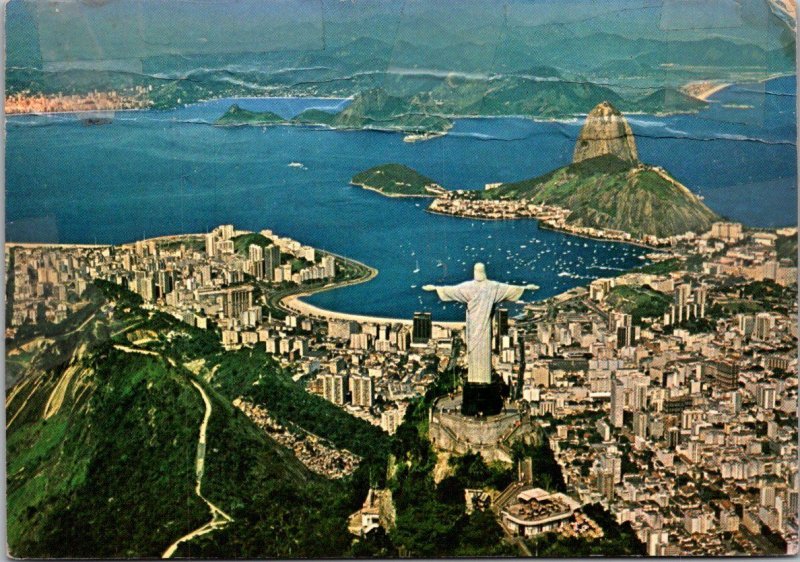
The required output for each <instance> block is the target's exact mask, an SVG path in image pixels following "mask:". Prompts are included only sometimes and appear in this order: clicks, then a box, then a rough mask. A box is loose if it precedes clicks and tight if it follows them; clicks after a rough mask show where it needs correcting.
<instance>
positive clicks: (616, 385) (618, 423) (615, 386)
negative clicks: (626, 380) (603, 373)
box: [610, 378, 625, 428]
mask: <svg viewBox="0 0 800 562" xmlns="http://www.w3.org/2000/svg"><path fill="white" fill-rule="evenodd" d="M624 394H625V385H623V384H622V381H621V380H619V379H617V378H612V379H611V416H610V417H611V420H610V421H611V425H612V426H613V427H617V428H619V427H622V419H623V416H622V412H623V406H624V401H625V396H624Z"/></svg>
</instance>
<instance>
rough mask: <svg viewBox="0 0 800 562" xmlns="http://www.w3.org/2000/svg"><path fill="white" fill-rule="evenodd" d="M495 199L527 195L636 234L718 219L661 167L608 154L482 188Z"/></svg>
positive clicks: (584, 220) (702, 227)
mask: <svg viewBox="0 0 800 562" xmlns="http://www.w3.org/2000/svg"><path fill="white" fill-rule="evenodd" d="M482 196H483V197H486V198H491V199H523V198H524V199H528V200H530V201H532V202H534V203H544V204H550V205H558V206H561V207H564V208H566V209H569V210H570V211H571V213H570V215H569V217H568V219H567V220H568V222H570V223H571V224H575V225H579V226H590V227H596V228H607V229H614V230H622V231H625V232H629V233H631V234H633V235H635V236H643V235H647V234H650V235H655V236H659V237H666V236H671V235H675V234H683V233H684V232H688V231H692V232H696V233H700V232H705V231H706V230H708V229H709V228H710V227H711V223H712V222H714V221H715V220H717V219H718V217H717V215H716V214H715V213H714V212H713V211H712V210H711V209H709V208H708V207H707V206H706V205H705V204H704V203H703V202H702V201H701V200H700V198H698V197H697V196H696V195H694V194H693V193H691V192H690V191H689V190H688V189H686V188H685V187H684V186H682V185H681V184H680V183H678V182H677V181H676V180H674V179H672V178H671V176H669V174H667V173H666V172H664V171H663V170H659V169H657V168H654V167H651V166H645V165H636V164H633V165H632V164H629V163H627V162H624V161H622V160H620V159H619V158H617V157H615V156H612V155H610V154H607V155H604V156H599V157H596V158H592V159H589V160H584V161H582V162H579V163H578V164H571V165H569V166H565V167H563V168H559V169H557V170H554V171H552V172H550V173H548V174H545V175H543V176H539V177H536V178H532V179H528V180H523V181H520V182H515V183H507V184H503V185H501V186H500V187H498V188H496V189H493V190H490V191H486V192H482Z"/></svg>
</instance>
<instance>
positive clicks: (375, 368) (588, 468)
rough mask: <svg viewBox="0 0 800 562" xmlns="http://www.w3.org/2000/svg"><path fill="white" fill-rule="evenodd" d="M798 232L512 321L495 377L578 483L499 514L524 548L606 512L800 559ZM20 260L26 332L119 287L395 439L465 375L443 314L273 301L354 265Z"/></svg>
mask: <svg viewBox="0 0 800 562" xmlns="http://www.w3.org/2000/svg"><path fill="white" fill-rule="evenodd" d="M770 235H772V236H770ZM795 235H796V231H794V230H791V231H781V232H778V233H777V234H774V235H773V233H771V232H760V231H753V230H743V229H741V228H740V225H738V226H737V224H735V223H720V224H716V225H715V226H714V228H713V229H712V230H711V231H710V232H709V233H707V234H705V235H701V236H692V237H686V238H685V239H683V240H680V241H677V240H676V241H674V243H673V244H672V245H671V246H670V247H669V250H668V251H665V252H661V253H658V254H650V257H651V258H652V259H653V260H655V262H654V263H652V264H650V265H647V266H645V267H643V268H642V269H640V270H637V271H632V272H628V273H624V274H621V275H619V276H617V277H613V278H601V279H597V280H595V281H592V282H591V283H590V284H589V285H588V286H587V287H578V288H576V289H572V290H570V291H568V292H566V293H564V294H561V295H558V296H556V297H553V298H551V299H548V300H546V301H542V302H538V303H531V304H528V305H526V306H525V307H524V310H523V311H522V313H521V314H518V315H516V316H514V317H511V315H510V314H509V313H508V311H507V310H505V309H499V310H498V311H497V313H496V315H495V317H494V321H493V328H492V329H493V335H494V339H493V349H494V352H493V354H492V367H493V371H494V373H496V375H497V376H498V377H499V378H500V379H502V381H503V383H504V385H505V386H506V387H507V388H508V390H509V392H508V399H507V402H506V406H507V407H511V406H513V407H514V408H517V409H519V411H522V412H525V415H528V416H530V419H532V420H533V421H534V422H535V424H536V425H537V426H539V427H540V428H541V429H542V431H543V435H544V436H545V439H546V440H547V444H548V446H549V448H550V449H551V450H552V452H553V455H554V458H555V461H556V462H557V464H558V466H559V469H560V471H561V473H562V475H563V479H564V482H565V485H566V492H565V493H553V492H552V491H550V490H544V489H540V488H536V487H534V486H527V487H519V486H518V487H517V488H513V489H510V490H509V492H508V493H507V494H505V495H504V496H503V497H502V499H503V503H502V505H499V506H497V509H498V510H499V511H498V512H497V517H498V521H499V522H500V523H501V524H502V526H503V528H504V529H505V530H506V531H507V532H508V533H509V534H510V535H513V536H521V537H530V536H532V535H537V534H539V533H542V532H545V531H556V532H558V533H561V534H564V535H565V536H569V535H570V534H572V536H577V535H580V536H584V537H587V536H593V533H594V534H597V533H600V531H599V529H598V528H597V526H596V524H595V523H594V522H593V521H592V519H591V518H588V517H586V516H585V514H583V513H582V512H581V511H580V509H579V508H580V507H581V506H585V505H588V504H600V505H602V506H603V507H604V508H605V509H607V510H608V511H609V512H610V513H611V514H612V515H613V517H614V518H615V519H616V521H617V522H618V523H625V522H627V523H629V524H630V525H631V527H632V528H633V530H634V532H635V533H636V536H637V537H638V538H639V540H641V541H642V543H643V544H644V545H645V546H646V549H647V552H648V554H650V555H662V556H672V555H703V554H720V555H730V554H758V553H764V552H770V553H779V552H796V550H797V538H798V517H797V510H798V484H799V483H800V482H799V480H800V477H799V476H798V463H797V438H798V435H797V400H798V395H797V388H798V379H797V357H796V346H797V323H796V314H797V293H796V290H797V285H796V274H797V269H796V266H795V265H794V263H793V262H792V260H791V259H789V258H787V257H785V256H784V255H781V248H780V247H779V243H780V241H781V240H782V239H786V237H791V236H795ZM10 249H11V250H12V251H11V252H10V253H9V262H8V265H9V267H10V268H11V269H10V270H9V274H10V277H11V278H12V279H13V293H12V295H11V303H10V304H11V306H10V308H9V310H10V312H11V314H10V315H9V324H8V328H7V336H9V337H10V336H14V335H15V334H17V333H20V332H24V331H25V330H27V329H28V327H29V326H31V325H33V324H37V323H39V324H42V323H49V324H54V325H55V324H58V323H59V322H62V321H63V320H64V319H65V318H67V317H68V316H70V315H71V314H73V313H75V312H77V311H79V310H80V309H81V307H82V306H83V304H84V300H83V298H84V297H83V295H84V294H85V292H86V290H87V288H88V287H89V286H90V285H91V284H92V283H93V281H95V280H98V279H103V280H107V281H110V282H113V283H115V284H117V285H120V286H122V287H126V288H128V289H129V290H131V291H133V292H135V293H138V294H139V295H140V296H141V297H142V299H143V300H144V306H146V307H149V308H151V309H156V310H161V311H163V312H166V313H168V314H170V315H172V316H174V317H175V318H178V319H180V320H182V321H183V322H186V323H188V324H191V325H193V326H195V327H198V328H202V329H207V330H214V331H215V332H216V333H217V334H218V335H219V338H220V340H221V341H222V343H223V344H224V346H225V348H227V349H230V350H234V349H241V348H248V347H257V346H258V347H261V348H262V349H264V350H265V351H266V352H267V353H269V354H271V355H273V356H274V357H275V358H276V359H277V360H278V361H279V363H280V365H281V366H282V367H283V368H285V369H287V371H288V372H289V373H290V374H291V375H292V377H293V378H294V379H295V380H296V381H298V383H299V384H302V385H305V389H306V390H307V391H308V392H310V393H314V394H317V395H319V396H322V397H324V398H325V399H326V400H328V401H329V402H331V403H333V404H335V405H337V406H338V407H340V408H342V409H344V410H346V411H347V412H349V413H350V414H352V415H353V416H357V417H359V418H362V419H364V420H367V421H369V422H370V423H372V424H374V425H375V426H378V427H380V428H381V429H382V430H384V431H385V432H387V433H389V434H393V433H395V432H396V431H397V428H398V427H399V426H400V425H401V424H402V422H403V417H404V414H405V411H406V408H407V407H408V406H409V404H410V403H411V402H412V401H413V400H415V399H417V398H419V397H420V396H422V395H424V394H425V392H426V390H427V389H428V388H429V387H430V385H431V383H432V382H433V381H434V380H435V379H436V377H437V375H439V374H441V373H448V372H450V371H448V367H449V366H450V362H451V361H452V359H453V354H454V352H455V351H454V350H457V349H458V346H456V345H454V344H455V342H456V340H458V339H463V334H462V333H461V329H460V328H458V327H453V326H445V325H442V324H440V323H437V322H436V320H435V319H434V318H433V317H432V315H431V314H430V313H429V312H418V313H416V314H414V317H413V318H410V319H397V320H382V319H363V320H353V319H348V318H346V317H342V318H339V317H336V315H331V316H328V317H318V316H314V315H303V314H300V313H298V312H294V311H292V310H287V309H285V308H283V307H282V306H281V304H280V299H277V301H276V299H274V298H273V297H272V296H273V295H278V296H281V295H288V294H291V293H292V291H299V290H309V288H313V287H323V286H327V285H328V284H330V283H335V282H338V281H340V279H339V277H338V276H340V274H341V270H342V268H343V267H345V266H346V265H347V262H346V261H344V260H341V259H340V258H337V257H335V256H332V255H330V254H326V253H324V252H322V251H319V250H315V249H313V248H310V247H308V246H304V245H303V244H301V243H300V242H297V241H294V240H291V239H288V238H285V237H281V236H278V235H276V234H275V233H273V232H271V231H269V230H264V231H261V232H260V233H251V232H244V231H239V230H236V229H235V228H234V227H233V226H231V225H224V226H220V227H218V228H216V229H214V230H213V231H212V232H210V233H208V234H207V235H197V236H184V237H171V238H162V239H153V240H143V241H139V242H136V243H133V244H126V245H123V246H118V247H112V246H84V247H78V246H75V247H68V246H64V247H58V246H25V245H17V246H10ZM456 360H457V361H458V363H459V365H463V364H464V361H465V359H464V356H463V354H461V355H460V356H458V355H457V356H456ZM236 405H237V407H238V408H239V409H241V410H242V411H243V412H244V413H245V414H246V415H247V416H248V417H250V418H251V419H252V420H253V421H254V422H255V423H256V424H257V425H258V426H259V427H261V428H262V429H264V431H269V432H271V434H275V435H277V436H279V437H280V439H281V440H283V441H281V442H285V444H286V446H288V447H289V448H290V449H293V450H295V451H296V452H297V454H298V457H299V458H301V460H303V462H304V463H306V464H307V465H308V466H310V467H312V470H315V471H317V472H319V473H321V474H331V473H332V472H331V471H334V472H335V471H336V470H338V469H337V468H336V467H346V471H352V470H353V469H354V467H355V466H357V463H358V459H357V458H356V457H355V456H353V455H352V454H349V453H347V452H346V451H344V452H343V451H337V450H335V449H334V448H332V447H330V446H329V445H327V444H326V443H324V442H322V441H320V440H319V439H317V438H315V437H314V436H313V435H302V436H301V435H293V434H291V432H290V431H289V430H288V429H287V428H283V427H280V426H278V424H276V422H274V420H272V419H271V417H270V415H269V413H268V412H267V411H266V410H263V409H259V407H257V406H253V405H251V404H247V403H244V402H241V401H239V402H237V404H236ZM343 470H344V469H343ZM383 493H384V492H378V491H375V492H372V494H373V495H372V496H371V498H368V500H367V501H366V502H365V504H364V507H363V508H362V510H361V511H360V512H358V514H357V515H358V516H357V517H356V514H354V519H353V521H352V527H353V532H355V533H356V534H359V533H362V532H367V531H368V530H369V529H371V528H373V527H374V526H375V525H378V524H379V520H381V521H384V524H388V523H386V521H387V520H388V519H387V518H388V517H389V515H388V513H389V511H390V509H389V507H386V505H384V504H382V503H381V502H384V503H385V500H386V498H383V499H381V498H382V497H383V496H381V495H380V494H383ZM476 493H477V492H476ZM478 495H480V494H478ZM470 497H472V496H470ZM475 498H477V499H475V501H478V500H479V499H480V498H478V496H475ZM495 499H497V498H495ZM487 501H488V500H487ZM479 503H480V502H479ZM381 505H383V507H381Z"/></svg>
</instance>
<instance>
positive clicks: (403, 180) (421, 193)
mask: <svg viewBox="0 0 800 562" xmlns="http://www.w3.org/2000/svg"><path fill="white" fill-rule="evenodd" d="M350 183H351V184H352V185H355V186H359V187H363V188H364V189H369V190H372V191H377V192H378V193H380V194H382V195H386V196H387V197H437V196H441V195H443V194H444V193H445V192H446V190H445V189H444V188H443V187H442V186H441V185H439V184H438V183H436V182H435V181H434V180H432V179H431V178H429V177H427V176H423V175H422V174H420V173H419V172H417V171H416V170H413V169H411V168H409V167H408V166H405V165H403V164H382V165H380V166H375V167H374V168H370V169H369V170H366V171H364V172H360V173H358V174H356V175H355V176H353V179H352V180H350Z"/></svg>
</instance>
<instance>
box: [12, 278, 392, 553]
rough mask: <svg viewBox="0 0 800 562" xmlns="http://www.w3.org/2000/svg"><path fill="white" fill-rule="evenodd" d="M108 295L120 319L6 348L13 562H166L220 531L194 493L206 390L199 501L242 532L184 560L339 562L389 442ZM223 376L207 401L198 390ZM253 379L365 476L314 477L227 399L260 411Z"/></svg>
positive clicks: (210, 337) (271, 365)
mask: <svg viewBox="0 0 800 562" xmlns="http://www.w3.org/2000/svg"><path fill="white" fill-rule="evenodd" d="M104 288H106V289H107V293H106V296H105V297H104V300H105V302H106V303H108V302H114V303H116V305H117V309H116V311H115V312H114V313H113V314H111V313H110V312H109V309H107V308H106V307H105V306H104V307H103V309H102V310H100V311H99V312H98V313H97V314H96V315H95V316H94V317H92V318H90V320H89V321H88V322H87V323H86V324H85V325H84V326H83V327H82V328H81V329H80V330H78V331H76V332H74V333H72V334H70V335H68V336H63V337H58V336H55V337H50V338H47V339H45V338H38V339H35V340H33V341H32V342H30V343H29V344H27V345H26V346H25V348H24V349H17V350H16V351H15V350H14V348H13V344H12V348H11V349H10V354H11V355H10V357H13V358H14V360H15V361H16V362H17V368H18V369H19V372H20V381H21V382H19V383H18V384H17V385H15V386H14V387H12V388H11V389H10V391H9V394H8V398H7V413H8V418H7V419H8V420H9V423H8V429H7V439H8V449H7V461H8V482H7V483H8V541H9V551H10V553H11V554H12V555H13V556H18V557H72V558H75V557H101V558H114V557H158V556H160V555H161V554H162V553H163V552H164V550H165V549H166V548H167V547H168V546H169V545H171V544H172V543H173V542H174V541H176V540H177V539H178V538H180V537H182V536H184V535H185V534H187V533H189V532H191V531H192V530H195V529H197V528H199V527H201V526H202V525H204V524H206V523H207V522H208V521H210V520H211V513H210V512H209V508H208V506H207V505H206V504H205V502H204V501H203V500H202V499H201V498H200V497H198V496H197V494H196V493H195V457H196V453H197V451H198V437H199V431H200V424H201V422H202V420H203V415H204V412H205V406H204V402H203V400H202V398H201V395H200V394H199V392H198V389H197V388H196V387H195V384H197V385H200V387H201V388H203V389H204V391H205V393H206V394H207V395H208V397H209V399H210V403H211V405H212V411H211V415H210V418H209V423H208V429H207V447H206V448H205V454H206V457H205V473H204V477H203V480H202V493H203V495H204V496H205V497H206V498H207V499H208V500H209V501H211V502H212V503H213V504H214V505H216V506H218V507H219V509H220V510H222V511H223V512H225V513H226V514H228V515H229V516H230V517H231V518H232V522H230V523H229V524H228V525H227V526H224V527H221V528H219V529H216V530H214V531H213V532H211V533H207V534H205V535H202V537H198V538H195V539H193V540H192V541H189V542H186V543H183V544H181V545H180V546H179V547H178V550H177V552H176V555H177V556H188V555H191V556H200V555H209V556H210V555H217V556H222V557H234V556H247V557H292V556H294V557H299V556H323V555H327V556H331V555H343V554H345V553H346V552H347V551H348V549H349V547H350V540H351V539H350V536H349V535H348V533H347V530H346V523H347V516H348V515H349V514H350V513H351V512H352V511H353V510H355V509H356V508H357V507H358V506H359V505H360V502H361V501H363V497H364V495H365V494H366V487H367V486H368V485H369V476H368V475H369V471H370V470H371V469H372V464H371V463H378V465H381V463H383V465H382V466H385V458H386V454H387V451H388V436H386V435H385V434H384V433H383V432H381V431H380V430H379V429H378V428H376V427H374V426H371V425H370V424H368V423H366V422H364V421H362V420H359V419H356V418H354V417H352V416H350V415H348V414H347V413H345V412H344V411H342V410H341V409H339V408H337V407H335V406H333V405H332V404H330V403H328V402H326V401H325V400H323V399H322V398H320V397H317V396H313V395H311V394H308V393H307V392H306V391H305V390H304V389H303V388H302V386H299V385H297V384H296V383H294V382H293V381H291V378H289V376H288V375H286V374H284V373H283V372H282V371H281V369H280V368H279V366H278V365H277V364H276V363H275V362H274V360H272V359H271V358H270V357H268V356H267V355H266V354H265V353H264V352H263V351H259V352H254V353H252V354H246V353H243V354H232V355H228V354H226V353H223V352H221V349H220V347H219V343H218V340H217V335H216V334H214V333H213V332H205V331H201V330H197V329H194V328H191V327H190V326H187V325H185V324H182V323H180V322H178V321H176V320H174V319H173V318H171V317H169V316H166V315H164V314H160V313H155V314H152V315H151V314H150V313H148V312H146V311H144V310H142V309H141V308H139V307H138V302H137V299H135V298H134V297H135V296H133V295H131V294H130V293H127V292H126V291H124V290H120V289H116V290H115V289H113V286H110V285H107V286H104ZM115 293H116V294H115ZM167 333H169V334H171V335H170V337H169V339H168V338H167V336H166V334H167ZM129 336H130V337H129ZM133 341H136V343H135V344H134V343H132V342H133ZM189 360H192V361H195V362H199V363H200V364H203V365H206V366H207V367H208V369H205V368H203V369H202V370H201V371H200V375H201V376H197V375H194V374H193V373H192V372H190V371H189V370H187V368H185V367H184V366H183V363H184V362H186V361H189ZM217 365H218V367H217V369H218V373H219V380H218V382H217V383H216V384H214V382H213V381H212V385H211V386H209V385H208V384H207V383H205V382H204V380H203V378H202V376H203V375H205V376H208V372H209V370H210V369H212V368H214V366H217ZM256 379H258V380H261V381H262V382H263V383H264V387H263V388H264V389H268V392H266V393H265V396H264V398H265V400H262V401H260V402H258V403H262V404H263V403H265V402H267V403H268V407H269V408H270V411H271V414H272V415H274V416H275V417H276V418H277V419H279V420H281V421H282V422H283V423H285V424H296V425H297V426H299V427H303V428H305V429H307V430H310V431H313V432H315V433H316V434H317V435H320V436H322V437H325V438H328V439H330V440H331V441H333V442H334V443H336V444H337V445H339V446H348V447H349V448H350V450H352V451H353V452H355V453H356V454H358V455H361V456H363V457H365V460H364V463H363V464H364V469H363V470H362V469H359V471H357V472H356V474H355V475H354V476H352V477H350V478H347V479H344V480H342V481H329V480H326V479H324V478H322V477H321V476H318V475H315V474H313V473H311V472H309V471H308V470H307V469H306V467H305V466H303V465H302V464H301V463H300V462H299V461H298V460H297V458H296V457H295V456H294V454H293V453H291V452H290V451H289V450H288V449H285V448H284V447H282V446H280V445H278V444H277V443H276V442H275V441H273V440H272V439H271V438H269V437H268V436H267V435H266V434H264V433H263V432H262V431H261V430H260V429H258V428H257V427H256V426H254V425H253V424H252V423H251V422H250V421H249V420H248V419H247V418H246V417H245V416H244V414H242V413H241V412H239V411H238V410H237V409H235V408H233V406H232V405H231V400H232V397H233V396H232V395H227V394H224V393H222V391H230V392H231V393H233V394H235V396H242V395H243V396H246V397H248V398H250V399H254V400H259V399H260V398H259V396H260V395H259V394H258V392H256V393H255V394H253V393H252V392H251V389H256V391H259V390H260V388H261V387H254V386H253V382H254V381H255V380H256ZM273 408H274V411H272V409H273ZM384 470H385V469H384ZM378 472H380V471H378Z"/></svg>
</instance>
